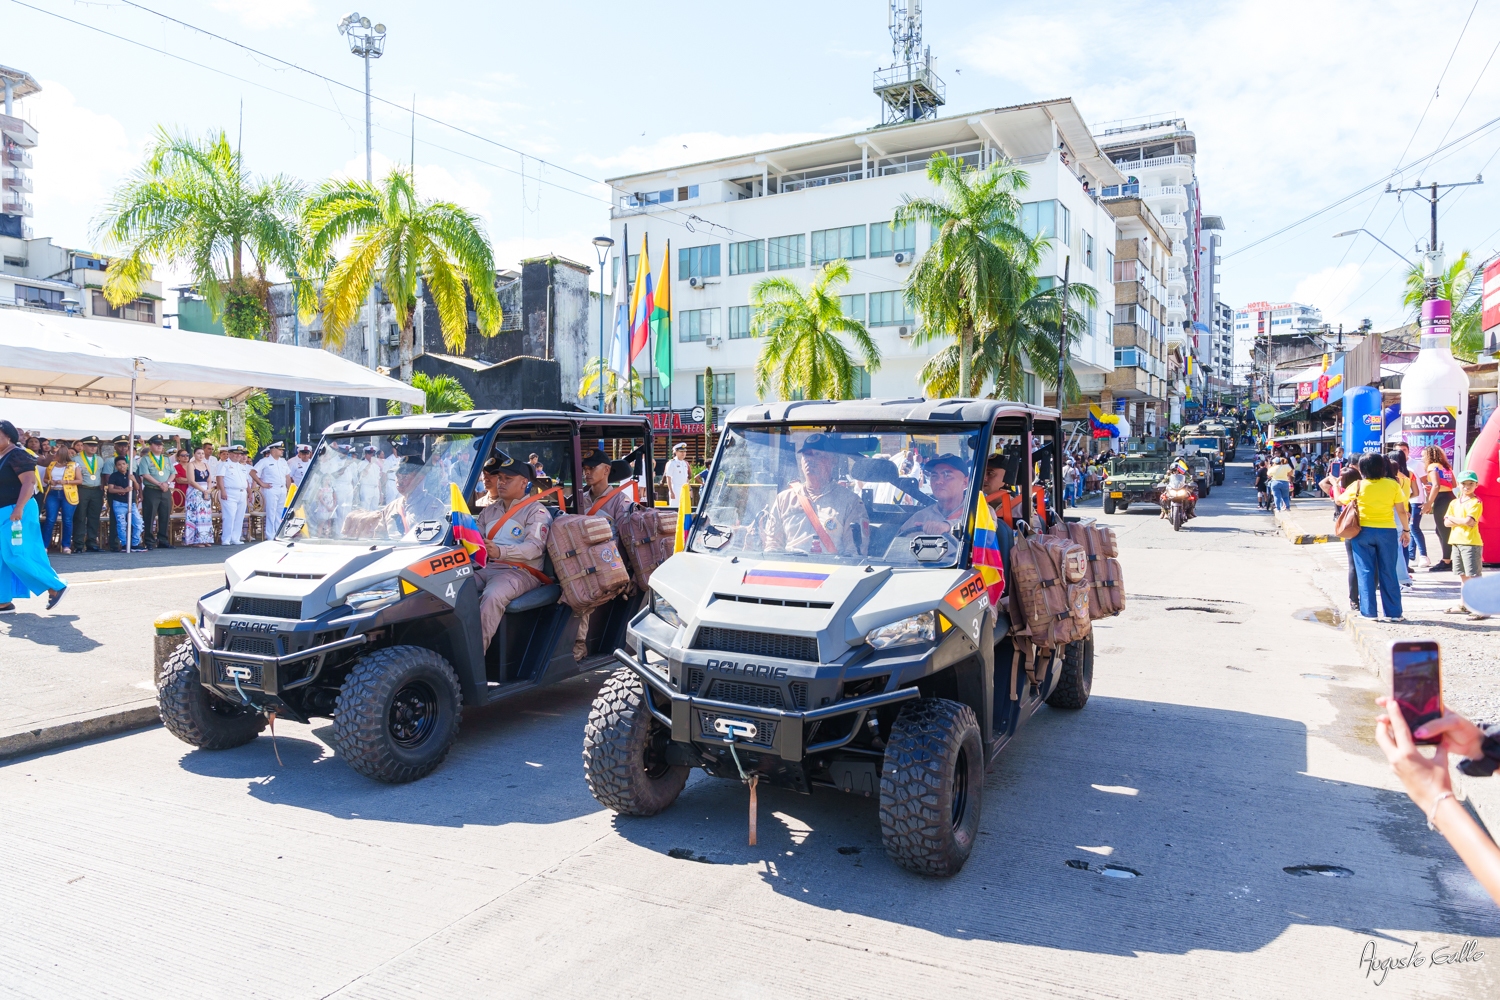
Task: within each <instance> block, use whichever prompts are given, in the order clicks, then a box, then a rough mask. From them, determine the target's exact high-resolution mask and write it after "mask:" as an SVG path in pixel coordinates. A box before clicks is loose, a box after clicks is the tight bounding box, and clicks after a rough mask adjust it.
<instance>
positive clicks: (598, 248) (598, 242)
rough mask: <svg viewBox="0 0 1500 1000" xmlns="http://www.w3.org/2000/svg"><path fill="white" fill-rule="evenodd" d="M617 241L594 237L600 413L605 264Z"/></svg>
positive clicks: (602, 410)
mask: <svg viewBox="0 0 1500 1000" xmlns="http://www.w3.org/2000/svg"><path fill="white" fill-rule="evenodd" d="M614 245H615V241H614V240H612V239H610V238H609V237H608V236H595V237H594V253H596V254H597V255H598V256H599V412H600V413H603V412H604V264H605V262H606V261H608V260H609V248H610V247H612V246H614ZM626 379H627V380H626V386H627V389H626V394H627V395H628V394H629V388H628V386H629V384H630V383H629V379H628V376H626Z"/></svg>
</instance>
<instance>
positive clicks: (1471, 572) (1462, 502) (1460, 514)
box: [1443, 469, 1489, 621]
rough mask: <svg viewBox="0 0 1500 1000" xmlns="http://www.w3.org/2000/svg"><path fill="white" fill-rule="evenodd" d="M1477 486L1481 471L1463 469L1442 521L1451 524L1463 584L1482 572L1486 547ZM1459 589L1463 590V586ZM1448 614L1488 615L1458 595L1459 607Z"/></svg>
mask: <svg viewBox="0 0 1500 1000" xmlns="http://www.w3.org/2000/svg"><path fill="white" fill-rule="evenodd" d="M1478 489H1479V473H1477V472H1475V471H1474V470H1473V469H1465V470H1464V471H1463V472H1460V473H1459V474H1458V496H1457V498H1456V499H1455V500H1453V501H1452V502H1451V503H1450V504H1448V512H1447V513H1446V514H1444V515H1443V523H1444V524H1446V525H1447V526H1448V544H1449V546H1451V547H1452V549H1453V568H1454V569H1455V570H1457V571H1458V578H1459V581H1460V587H1462V584H1463V582H1464V581H1467V580H1469V579H1472V578H1473V577H1476V576H1478V575H1479V574H1480V573H1481V572H1482V570H1481V569H1480V554H1481V553H1482V552H1483V551H1484V539H1483V538H1480V537H1479V519H1480V518H1481V517H1483V516H1484V502H1483V501H1481V500H1480V499H1479V497H1478V496H1477V495H1476V491H1477V490H1478ZM1459 592H1460V593H1462V590H1460V591H1459ZM1447 614H1450V615H1464V614H1467V615H1468V616H1469V617H1470V618H1472V619H1474V620H1475V621H1484V620H1485V619H1486V618H1488V617H1489V615H1481V614H1474V613H1471V612H1470V611H1469V608H1468V606H1467V605H1465V604H1464V602H1463V599H1462V598H1459V602H1458V605H1457V606H1456V607H1452V608H1449V609H1448V610H1447Z"/></svg>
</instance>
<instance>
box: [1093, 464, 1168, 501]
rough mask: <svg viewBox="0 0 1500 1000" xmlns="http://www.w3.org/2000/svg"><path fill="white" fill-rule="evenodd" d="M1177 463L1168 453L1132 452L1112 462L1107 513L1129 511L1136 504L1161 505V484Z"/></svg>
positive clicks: (1106, 487)
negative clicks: (1173, 464)
mask: <svg viewBox="0 0 1500 1000" xmlns="http://www.w3.org/2000/svg"><path fill="white" fill-rule="evenodd" d="M1172 462H1173V459H1172V456H1171V455H1168V454H1166V453H1165V452H1163V453H1160V454H1155V453H1152V454H1147V453H1144V452H1130V453H1127V454H1125V455H1119V456H1117V457H1115V458H1112V459H1110V460H1109V466H1108V468H1109V475H1108V476H1106V477H1105V479H1104V513H1106V514H1113V513H1115V512H1116V511H1124V510H1127V509H1129V507H1130V505H1131V504H1133V503H1149V504H1152V505H1156V506H1159V505H1160V503H1161V484H1162V480H1163V479H1164V478H1165V477H1166V474H1167V469H1168V468H1170V467H1171V465H1172Z"/></svg>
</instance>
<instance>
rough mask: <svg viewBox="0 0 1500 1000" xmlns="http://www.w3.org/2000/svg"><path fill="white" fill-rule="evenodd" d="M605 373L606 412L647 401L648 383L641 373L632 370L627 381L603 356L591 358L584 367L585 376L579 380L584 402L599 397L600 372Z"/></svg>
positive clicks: (620, 410) (613, 411) (617, 411)
mask: <svg viewBox="0 0 1500 1000" xmlns="http://www.w3.org/2000/svg"><path fill="white" fill-rule="evenodd" d="M601 371H602V372H603V373H604V412H606V413H623V412H625V407H626V406H628V405H633V404H635V403H644V402H645V401H646V384H645V383H644V382H642V381H641V373H640V372H638V371H636V370H635V369H634V368H632V369H631V370H630V379H629V381H626V380H625V379H623V378H621V377H620V373H619V372H616V371H614V370H613V369H611V368H610V367H609V365H608V363H607V362H606V361H605V360H604V359H603V358H590V359H589V363H588V365H587V366H586V367H585V368H584V374H583V378H582V379H580V380H579V382H578V398H579V399H580V400H582V401H583V402H585V403H586V402H588V401H589V400H591V399H598V398H599V373H600V372H601Z"/></svg>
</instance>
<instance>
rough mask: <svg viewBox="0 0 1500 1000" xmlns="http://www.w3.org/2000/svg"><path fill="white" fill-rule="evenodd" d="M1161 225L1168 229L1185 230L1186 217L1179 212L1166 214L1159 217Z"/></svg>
mask: <svg viewBox="0 0 1500 1000" xmlns="http://www.w3.org/2000/svg"><path fill="white" fill-rule="evenodd" d="M1161 224H1162V225H1163V226H1166V227H1167V228H1168V229H1186V228H1187V216H1185V215H1183V214H1182V213H1181V212H1166V213H1164V214H1163V215H1162V216H1161Z"/></svg>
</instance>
